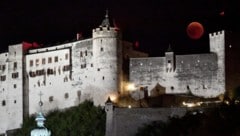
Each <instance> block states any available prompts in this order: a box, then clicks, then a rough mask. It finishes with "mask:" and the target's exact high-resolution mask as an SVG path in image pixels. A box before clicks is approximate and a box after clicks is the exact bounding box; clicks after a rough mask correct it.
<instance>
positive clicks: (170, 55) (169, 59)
mask: <svg viewBox="0 0 240 136" xmlns="http://www.w3.org/2000/svg"><path fill="white" fill-rule="evenodd" d="M165 59H166V60H165V62H166V72H167V73H169V72H174V70H175V56H174V52H173V51H172V49H171V45H169V47H168V50H167V52H165Z"/></svg>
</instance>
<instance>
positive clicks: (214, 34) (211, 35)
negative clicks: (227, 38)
mask: <svg viewBox="0 0 240 136" xmlns="http://www.w3.org/2000/svg"><path fill="white" fill-rule="evenodd" d="M224 34H225V31H224V30H222V31H218V32H214V33H209V38H214V37H219V36H224Z"/></svg>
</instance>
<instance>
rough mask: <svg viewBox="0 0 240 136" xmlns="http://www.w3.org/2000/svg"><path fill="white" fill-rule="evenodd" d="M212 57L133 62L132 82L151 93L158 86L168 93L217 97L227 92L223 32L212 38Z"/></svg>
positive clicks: (168, 57)
mask: <svg viewBox="0 0 240 136" xmlns="http://www.w3.org/2000/svg"><path fill="white" fill-rule="evenodd" d="M209 41H210V51H211V53H209V54H193V55H174V53H173V52H172V51H169V52H166V53H165V57H153V58H132V59H130V82H132V83H134V84H135V85H136V87H137V89H139V88H140V87H145V86H147V87H148V89H149V94H151V93H150V92H151V91H152V90H154V89H155V87H156V86H157V85H158V84H159V85H161V86H162V87H165V88H166V90H165V91H166V93H167V94H178V93H192V94H194V95H196V96H201V97H207V98H209V97H217V96H219V95H221V94H224V92H225V90H226V89H225V50H224V49H225V48H224V46H225V44H224V43H225V42H224V31H221V32H217V33H213V34H210V35H209Z"/></svg>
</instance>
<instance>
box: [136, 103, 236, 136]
mask: <svg viewBox="0 0 240 136" xmlns="http://www.w3.org/2000/svg"><path fill="white" fill-rule="evenodd" d="M239 115H240V108H239V105H230V106H226V105H223V106H221V107H218V108H214V109H211V108H209V109H208V110H207V111H206V113H201V112H198V111H190V112H188V113H187V114H186V115H185V116H184V117H182V118H178V117H172V118H170V119H169V121H168V122H166V123H164V122H152V123H151V124H148V125H145V126H143V127H142V128H140V129H139V131H138V133H137V134H136V136H159V135H161V136H183V135H184V136H202V135H204V136H228V135H231V136H238V135H240V116H239Z"/></svg>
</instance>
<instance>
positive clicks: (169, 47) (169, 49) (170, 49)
mask: <svg viewBox="0 0 240 136" xmlns="http://www.w3.org/2000/svg"><path fill="white" fill-rule="evenodd" d="M167 52H173V50H172V48H171V44H169V45H168V49H167Z"/></svg>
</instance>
